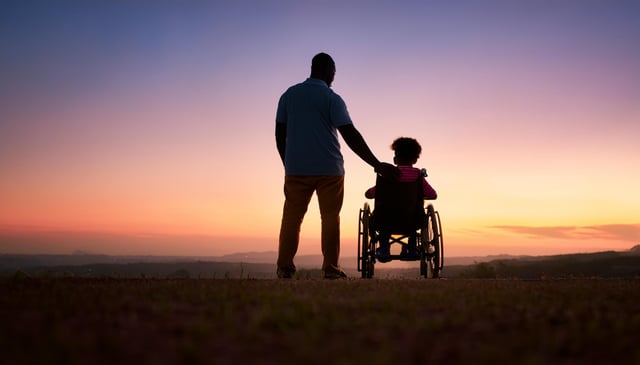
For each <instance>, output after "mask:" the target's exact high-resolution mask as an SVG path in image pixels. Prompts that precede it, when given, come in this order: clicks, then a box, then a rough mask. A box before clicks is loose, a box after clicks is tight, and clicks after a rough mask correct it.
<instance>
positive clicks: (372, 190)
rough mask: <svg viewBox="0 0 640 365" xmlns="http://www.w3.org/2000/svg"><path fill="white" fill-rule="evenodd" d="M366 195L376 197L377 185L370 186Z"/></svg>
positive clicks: (371, 197) (368, 197) (369, 197)
mask: <svg viewBox="0 0 640 365" xmlns="http://www.w3.org/2000/svg"><path fill="white" fill-rule="evenodd" d="M364 196H365V197H366V198H367V199H373V198H375V197H376V187H375V186H374V187H372V188H369V190H367V191H366V192H365V193H364Z"/></svg>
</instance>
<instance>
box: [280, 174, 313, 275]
mask: <svg viewBox="0 0 640 365" xmlns="http://www.w3.org/2000/svg"><path fill="white" fill-rule="evenodd" d="M310 179H312V178H311V177H307V176H285V178H284V196H285V200H284V208H283V209H282V223H281V225H280V239H279V245H278V263H277V265H278V275H279V276H280V275H281V274H282V276H287V275H292V274H293V273H295V271H296V266H295V265H294V264H293V258H294V257H295V255H296V252H297V251H298V243H299V242H300V226H301V225H302V219H303V218H304V215H305V213H306V212H307V207H308V206H309V201H310V200H311V196H312V195H313V192H314V190H315V186H314V184H313V181H312V180H310Z"/></svg>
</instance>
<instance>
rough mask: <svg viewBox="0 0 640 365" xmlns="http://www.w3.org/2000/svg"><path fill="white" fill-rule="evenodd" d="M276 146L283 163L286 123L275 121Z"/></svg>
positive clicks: (285, 144) (285, 145)
mask: <svg viewBox="0 0 640 365" xmlns="http://www.w3.org/2000/svg"><path fill="white" fill-rule="evenodd" d="M276 147H278V153H279V154H280V159H281V160H282V164H283V165H284V152H285V150H286V147H287V125H286V124H284V123H276Z"/></svg>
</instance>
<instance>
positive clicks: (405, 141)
mask: <svg viewBox="0 0 640 365" xmlns="http://www.w3.org/2000/svg"><path fill="white" fill-rule="evenodd" d="M391 149H392V150H393V151H394V152H395V154H394V157H393V162H394V163H395V164H396V166H398V169H399V170H400V178H399V181H400V182H411V181H416V179H418V177H419V176H421V175H422V172H421V171H420V169H417V168H415V167H413V165H414V164H415V163H416V162H417V161H418V158H419V157H420V153H421V152H422V147H421V146H420V144H419V143H418V141H416V140H415V139H413V138H408V137H400V138H398V139H396V140H395V141H393V144H392V145H391ZM422 190H423V192H424V199H430V200H431V199H436V198H437V197H438V194H437V193H436V191H435V190H434V189H433V188H432V187H431V185H429V183H428V182H427V180H426V179H425V178H424V176H423V177H422ZM364 195H365V197H367V198H369V199H373V198H375V196H376V187H375V186H374V187H372V188H370V189H369V190H367V191H366V192H365V194H364ZM390 255H391V253H390V244H389V237H388V236H383V235H382V234H381V235H380V247H379V248H378V249H377V250H376V256H377V257H378V260H380V262H388V261H390V260H391V258H390ZM417 255H418V252H417V249H416V240H415V237H412V238H410V239H409V245H408V247H407V248H406V249H405V247H403V249H402V253H401V256H403V257H408V258H415V257H417Z"/></svg>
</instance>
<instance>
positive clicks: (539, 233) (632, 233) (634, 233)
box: [489, 224, 640, 242]
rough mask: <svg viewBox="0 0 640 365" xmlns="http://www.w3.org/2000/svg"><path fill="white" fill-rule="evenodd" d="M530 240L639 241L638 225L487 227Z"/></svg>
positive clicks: (639, 226) (639, 228) (639, 229)
mask: <svg viewBox="0 0 640 365" xmlns="http://www.w3.org/2000/svg"><path fill="white" fill-rule="evenodd" d="M489 228H492V229H499V230H503V231H507V232H511V233H515V234H521V235H526V236H528V237H531V238H558V239H570V240H572V239H594V238H596V239H608V240H617V241H632V242H638V241H640V224H601V225H592V226H539V227H532V226H510V225H498V226H489Z"/></svg>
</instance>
